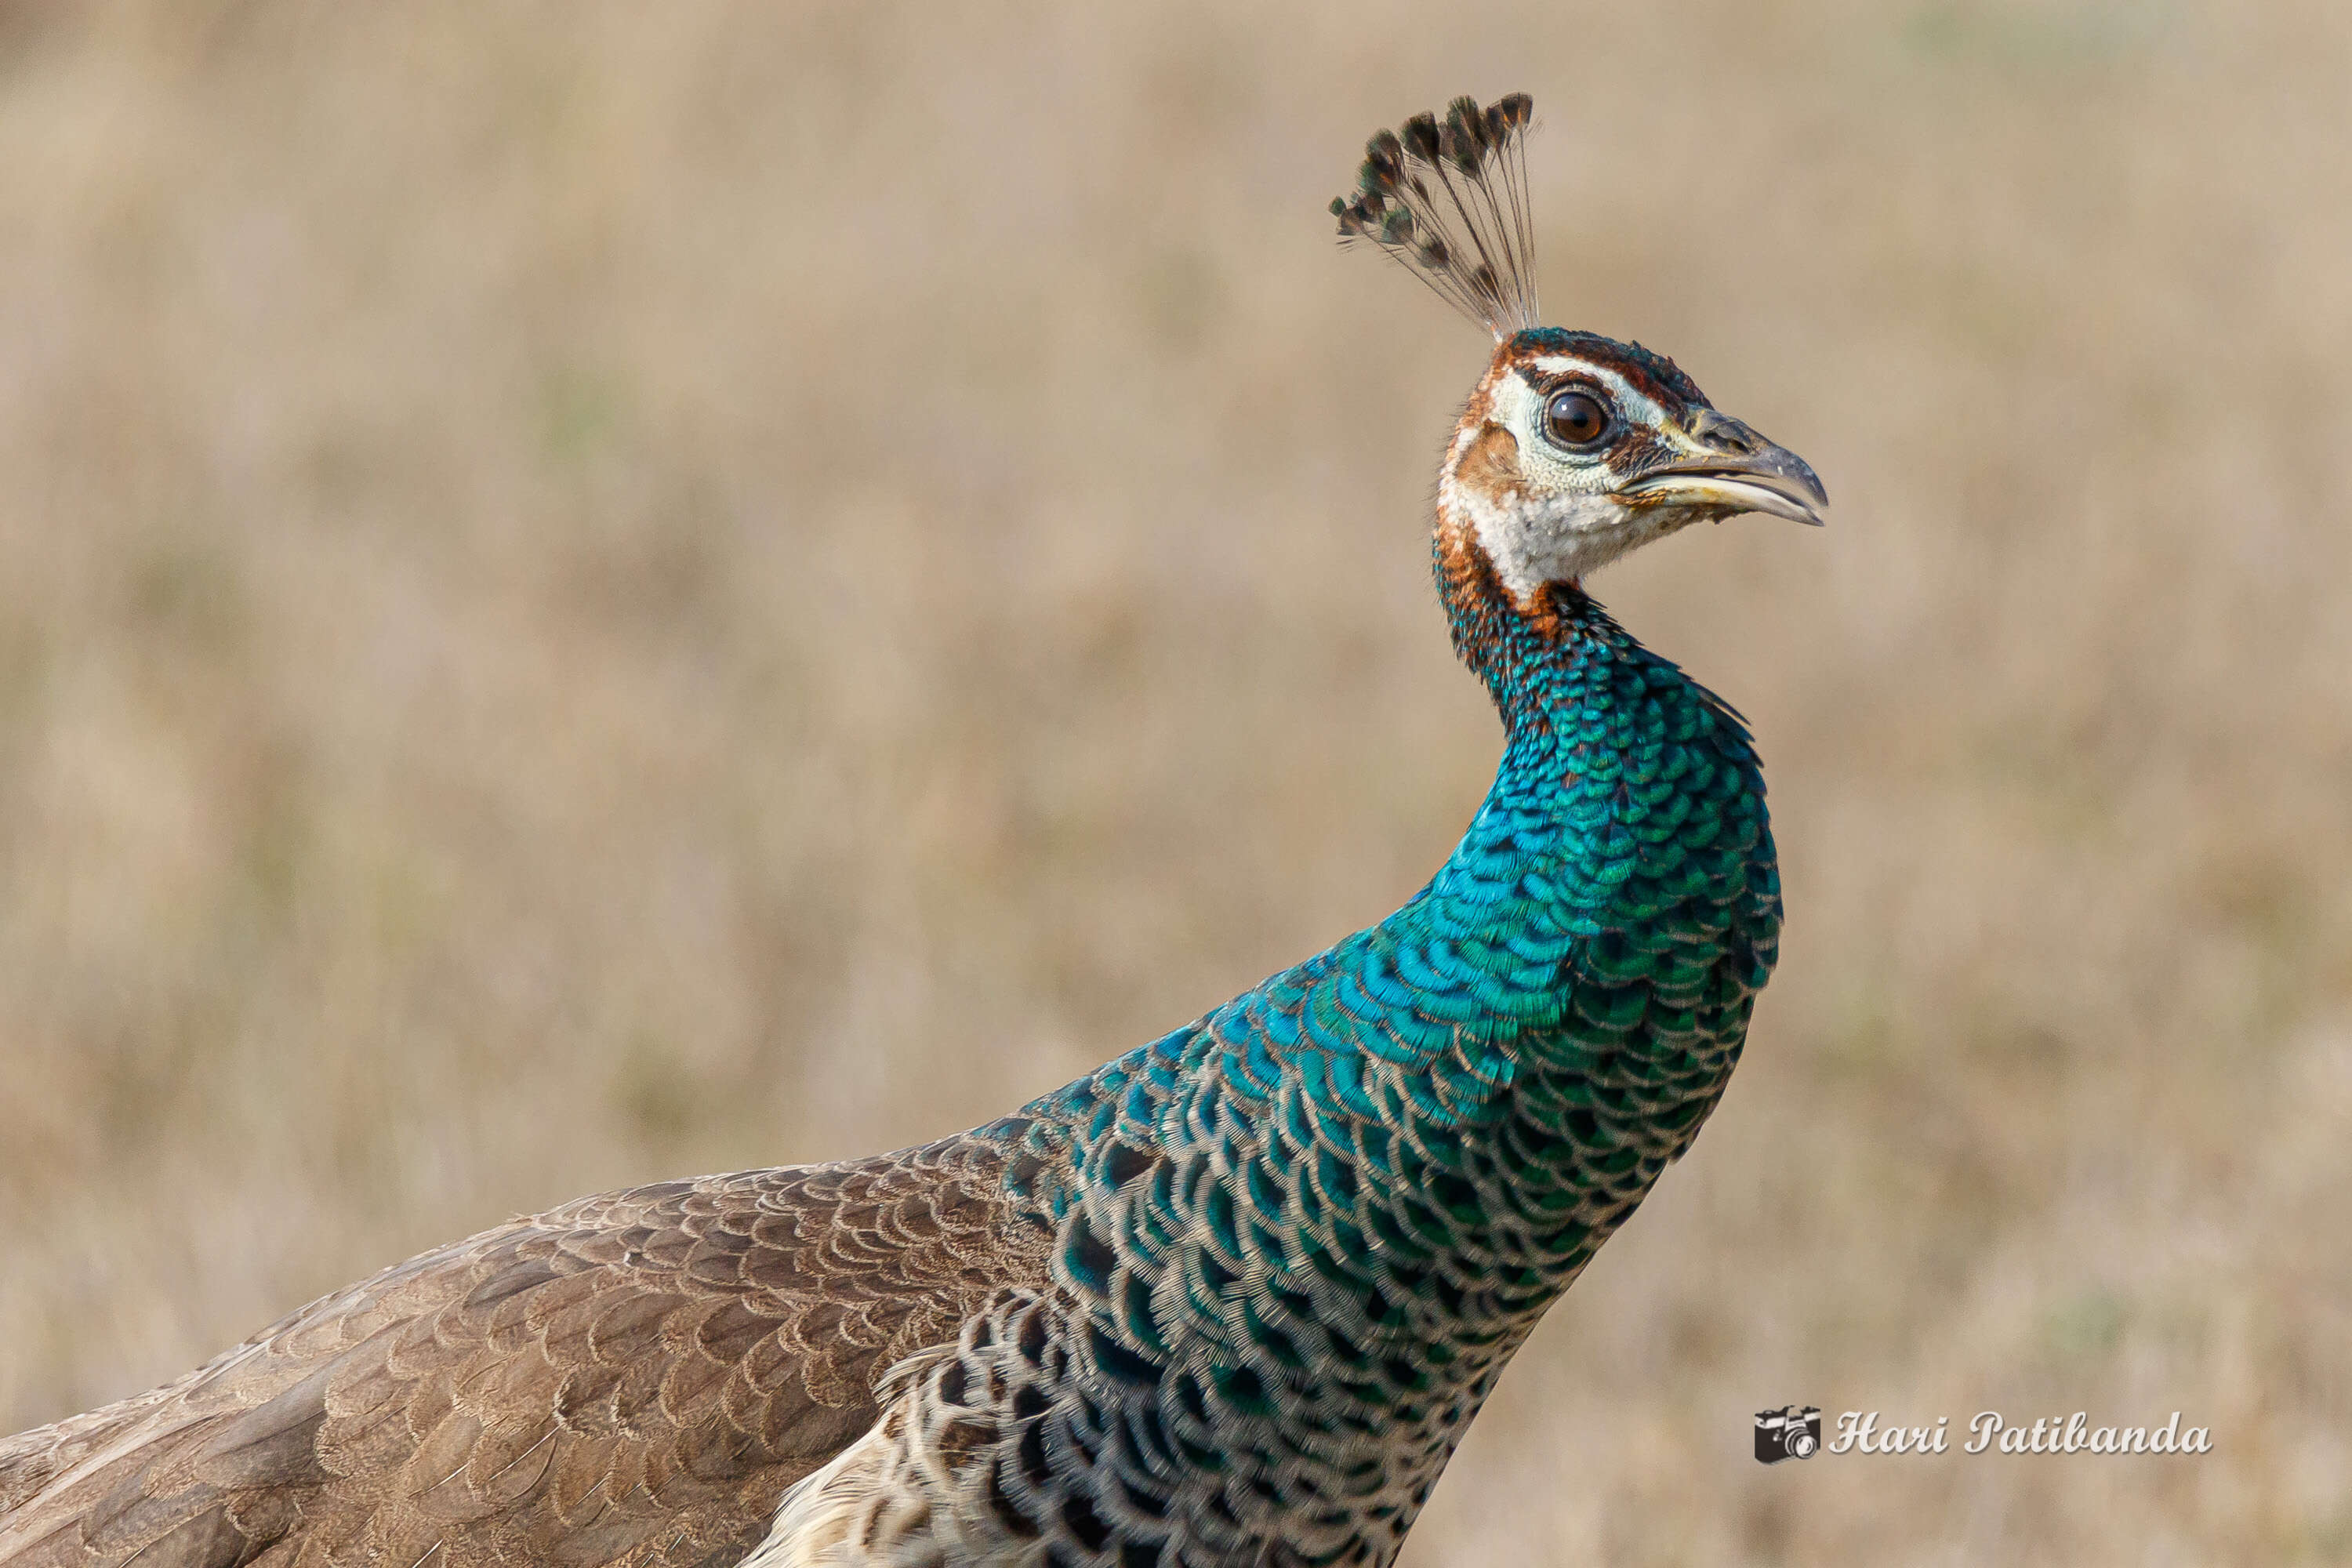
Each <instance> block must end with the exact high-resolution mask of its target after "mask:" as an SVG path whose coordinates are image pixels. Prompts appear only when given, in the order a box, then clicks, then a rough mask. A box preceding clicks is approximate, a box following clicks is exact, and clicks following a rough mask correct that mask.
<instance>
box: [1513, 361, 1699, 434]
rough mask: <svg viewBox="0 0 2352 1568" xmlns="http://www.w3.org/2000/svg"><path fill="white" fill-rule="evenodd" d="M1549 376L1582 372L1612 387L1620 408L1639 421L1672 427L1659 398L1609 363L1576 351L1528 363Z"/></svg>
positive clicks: (1610, 390) (1610, 388)
mask: <svg viewBox="0 0 2352 1568" xmlns="http://www.w3.org/2000/svg"><path fill="white" fill-rule="evenodd" d="M1528 363H1530V364H1531V365H1533V366H1534V367H1535V368H1536V369H1537V370H1538V371H1541V372H1543V373H1544V374H1547V375H1580V376H1583V377H1584V378H1586V379H1587V380H1589V381H1593V382H1597V383H1599V384H1601V386H1603V387H1605V388H1607V389H1608V391H1609V392H1610V394H1611V395H1612V396H1613V397H1614V398H1615V400H1616V403H1617V408H1618V411H1619V412H1620V413H1622V414H1623V415H1624V416H1625V417H1626V418H1628V419H1631V420H1633V422H1634V423H1636V424H1640V425H1648V426H1670V425H1672V424H1673V423H1674V421H1672V420H1671V419H1668V418H1667V417H1666V411H1665V410H1664V408H1663V407H1661V406H1660V405H1659V404H1658V402H1657V400H1656V399H1655V398H1653V397H1651V396H1650V395H1647V394H1646V393H1641V392H1636V391H1635V390H1633V383H1632V382H1629V381H1627V380H1626V379H1625V378H1624V376H1623V375H1622V374H1619V373H1618V372H1616V371H1613V370H1611V369H1609V368H1608V367H1607V366H1606V365H1598V364H1593V363H1591V362H1589V361H1586V360H1580V359H1578V358H1576V357H1575V356H1574V355H1572V354H1544V355H1541V356H1539V357H1538V358H1536V359H1533V360H1530V361H1529V362H1528Z"/></svg>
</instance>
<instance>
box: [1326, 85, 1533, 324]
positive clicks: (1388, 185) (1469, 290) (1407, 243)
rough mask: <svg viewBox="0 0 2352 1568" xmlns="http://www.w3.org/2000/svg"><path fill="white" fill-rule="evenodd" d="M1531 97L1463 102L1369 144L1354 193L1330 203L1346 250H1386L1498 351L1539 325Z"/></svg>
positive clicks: (1381, 134)
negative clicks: (1531, 203) (1489, 335)
mask: <svg viewBox="0 0 2352 1568" xmlns="http://www.w3.org/2000/svg"><path fill="white" fill-rule="evenodd" d="M1534 114H1535V100H1533V99H1531V98H1529V97H1528V95H1527V94H1526V93H1524V92H1515V93H1511V94H1510V95H1508V96H1507V97H1504V98H1499V99H1496V100H1495V101H1494V102H1493V103H1490V104H1488V105H1487V106H1486V108H1484V109H1481V108H1479V107H1478V100H1476V99H1475V98H1467V97H1465V98H1457V99H1455V100H1454V101H1453V102H1452V103H1451V104H1448V105H1447V106H1446V110H1445V117H1444V119H1443V120H1440V119H1439V118H1438V117H1437V116H1436V115H1434V114H1416V115H1414V116H1413V117H1412V119H1410V120H1408V121H1405V122H1404V123H1403V124H1402V125H1401V126H1399V127H1398V128H1397V129H1396V130H1394V131H1382V132H1379V133H1378V134H1377V135H1375V136H1374V137H1373V138H1372V139H1371V140H1370V142H1366V143H1365V144H1364V166H1363V170H1362V172H1361V173H1360V174H1359V175H1358V177H1357V182H1356V190H1355V193H1354V194H1353V195H1345V196H1338V197H1335V198H1333V200H1332V203H1331V213H1332V216H1335V217H1337V218H1338V219H1339V242H1340V243H1341V244H1342V245H1349V244H1354V243H1357V242H1361V243H1364V244H1369V245H1375V246H1378V247H1380V248H1381V249H1382V250H1384V251H1386V252H1387V253H1388V254H1389V255H1391V256H1392V257H1394V258H1396V259H1397V260H1398V262H1400V263H1401V264H1402V266H1403V267H1404V268H1405V269H1406V270H1407V271H1409V272H1411V273H1412V275H1413V276H1414V277H1416V278H1418V279H1421V280H1422V281H1423V283H1426V284H1427V285H1429V287H1430V288H1431V289H1433V290H1434V291H1435V292H1436V294H1437V296H1438V298H1440V299H1442V300H1445V301H1446V302H1447V303H1448V304H1450V305H1452V306H1453V307H1454V309H1455V310H1459V311H1461V312H1462V313H1463V314H1464V315H1465V316H1467V317H1469V318H1470V319H1471V320H1472V321H1476V322H1478V323H1479V324H1481V325H1482V326H1484V327H1485V328H1486V330H1487V331H1490V332H1493V333H1494V334H1495V339H1496V342H1502V341H1504V340H1506V339H1507V338H1509V337H1510V336H1511V334H1512V333H1514V332H1521V331H1529V330H1531V329H1533V328H1535V327H1537V326H1539V325H1540V324H1541V319H1540V318H1539V317H1538V314H1537V310H1536V237H1535V224H1534V220H1533V217H1532V216H1531V215H1530V213H1529V211H1528V161H1527V132H1528V124H1529V122H1530V121H1532V119H1533V117H1534Z"/></svg>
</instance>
